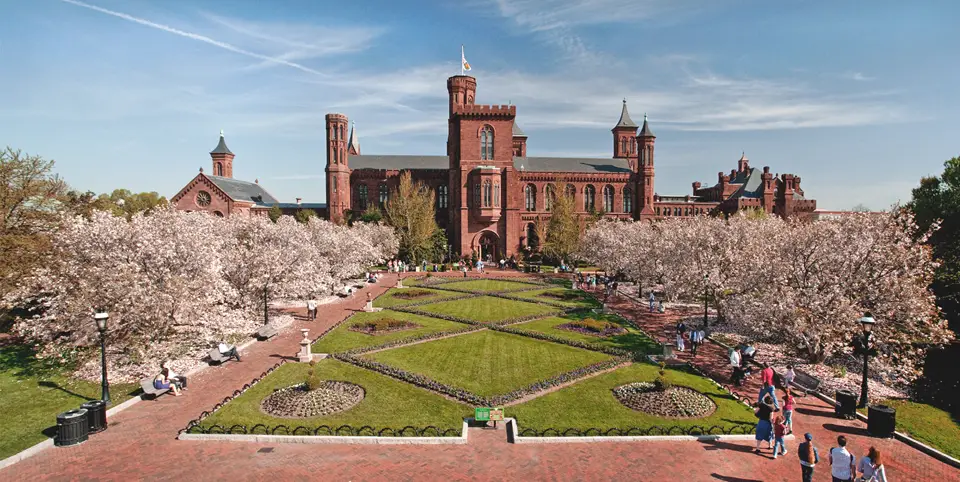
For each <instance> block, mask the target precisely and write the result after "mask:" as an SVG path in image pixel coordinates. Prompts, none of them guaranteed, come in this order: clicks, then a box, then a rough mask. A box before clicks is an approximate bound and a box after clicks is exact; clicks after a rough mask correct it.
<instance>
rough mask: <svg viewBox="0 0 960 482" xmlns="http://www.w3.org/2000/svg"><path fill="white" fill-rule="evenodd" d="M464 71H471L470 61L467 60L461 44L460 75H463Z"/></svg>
mask: <svg viewBox="0 0 960 482" xmlns="http://www.w3.org/2000/svg"><path fill="white" fill-rule="evenodd" d="M464 72H470V63H469V62H467V57H465V56H464V55H463V45H461V46H460V75H463V73H464Z"/></svg>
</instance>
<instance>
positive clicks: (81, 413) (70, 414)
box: [57, 408, 87, 418]
mask: <svg viewBox="0 0 960 482" xmlns="http://www.w3.org/2000/svg"><path fill="white" fill-rule="evenodd" d="M86 416H87V409H85V408H75V409H73V410H67V411H66V412H63V413H61V414H60V415H57V418H77V417H86Z"/></svg>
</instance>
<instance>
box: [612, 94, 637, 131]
mask: <svg viewBox="0 0 960 482" xmlns="http://www.w3.org/2000/svg"><path fill="white" fill-rule="evenodd" d="M618 127H628V128H629V127H632V128H634V129H636V128H637V123H636V122H633V119H631V118H630V113H629V112H627V99H626V98H624V99H623V108H622V109H621V110H620V120H619V121H617V125H616V126H614V127H613V128H614V129H616V128H618Z"/></svg>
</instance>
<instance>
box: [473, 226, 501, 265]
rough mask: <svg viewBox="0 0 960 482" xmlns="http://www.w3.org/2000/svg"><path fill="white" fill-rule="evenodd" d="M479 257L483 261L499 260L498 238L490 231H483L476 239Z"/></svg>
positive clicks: (494, 261)
mask: <svg viewBox="0 0 960 482" xmlns="http://www.w3.org/2000/svg"><path fill="white" fill-rule="evenodd" d="M477 244H478V245H479V246H478V248H479V252H480V259H482V260H483V261H484V262H493V263H496V262H497V261H499V260H500V257H499V256H500V246H499V245H500V238H499V237H498V236H497V235H496V233H493V232H492V231H484V232H483V233H481V234H480V239H479V240H478V241H477Z"/></svg>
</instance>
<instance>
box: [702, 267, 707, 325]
mask: <svg viewBox="0 0 960 482" xmlns="http://www.w3.org/2000/svg"><path fill="white" fill-rule="evenodd" d="M703 329H707V275H703Z"/></svg>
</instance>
